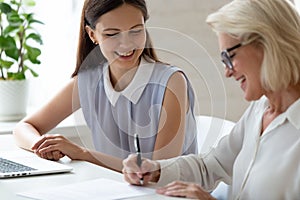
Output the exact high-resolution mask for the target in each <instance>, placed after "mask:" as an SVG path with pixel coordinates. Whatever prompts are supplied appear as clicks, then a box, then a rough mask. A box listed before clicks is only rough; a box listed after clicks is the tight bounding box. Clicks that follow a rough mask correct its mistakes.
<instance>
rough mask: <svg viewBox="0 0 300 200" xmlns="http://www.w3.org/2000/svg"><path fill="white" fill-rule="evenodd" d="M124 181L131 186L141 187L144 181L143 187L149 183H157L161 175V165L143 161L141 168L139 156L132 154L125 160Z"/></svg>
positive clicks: (147, 160) (146, 160)
mask: <svg viewBox="0 0 300 200" xmlns="http://www.w3.org/2000/svg"><path fill="white" fill-rule="evenodd" d="M122 172H123V174H124V179H125V181H127V182H128V183H130V184H133V185H141V181H140V180H143V183H142V184H143V185H146V184H148V183H149V182H157V180H158V179H159V174H160V164H159V163H158V162H156V161H152V160H149V159H142V165H141V167H139V166H138V165H137V156H136V155H135V154H131V155H129V156H128V158H126V159H125V160H123V170H122Z"/></svg>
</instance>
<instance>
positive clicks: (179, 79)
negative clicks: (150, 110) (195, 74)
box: [152, 72, 189, 160]
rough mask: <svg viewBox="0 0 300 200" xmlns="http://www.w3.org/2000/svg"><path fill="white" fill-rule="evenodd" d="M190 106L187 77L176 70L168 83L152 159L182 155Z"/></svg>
mask: <svg viewBox="0 0 300 200" xmlns="http://www.w3.org/2000/svg"><path fill="white" fill-rule="evenodd" d="M188 107H189V102H188V97H187V82H186V79H185V77H184V75H183V74H182V73H181V72H176V73H174V74H173V75H172V76H171V78H170V80H169V82H168V84H167V89H166V92H165V96H164V100H163V104H162V111H161V116H160V121H159V127H158V133H157V138H156V142H155V147H154V153H153V157H152V159H154V160H158V159H166V158H171V157H175V156H179V155H181V153H182V147H183V142H184V134H185V121H186V120H185V116H186V112H187V110H188Z"/></svg>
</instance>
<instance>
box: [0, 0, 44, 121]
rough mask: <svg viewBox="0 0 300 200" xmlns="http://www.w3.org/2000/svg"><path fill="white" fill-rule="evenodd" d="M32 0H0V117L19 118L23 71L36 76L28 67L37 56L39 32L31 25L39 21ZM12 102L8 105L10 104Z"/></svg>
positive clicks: (24, 91) (22, 113)
mask: <svg viewBox="0 0 300 200" xmlns="http://www.w3.org/2000/svg"><path fill="white" fill-rule="evenodd" d="M32 6H35V1H34V0H0V120H1V121H3V120H5V121H6V120H19V119H21V118H22V117H24V116H25V114H26V107H27V96H28V95H27V93H28V81H27V75H28V74H31V75H32V76H33V77H37V76H38V74H37V72H35V71H34V70H33V68H32V66H34V65H39V64H40V63H41V62H40V60H39V59H38V57H39V56H40V54H41V50H40V49H39V48H38V47H36V46H35V47H34V46H33V44H35V45H42V39H41V36H40V35H39V34H38V32H37V31H36V29H35V28H34V25H35V24H43V23H42V22H41V21H39V20H36V19H35V18H34V13H32V12H30V11H29V10H30V7H32ZM10 106H12V107H10Z"/></svg>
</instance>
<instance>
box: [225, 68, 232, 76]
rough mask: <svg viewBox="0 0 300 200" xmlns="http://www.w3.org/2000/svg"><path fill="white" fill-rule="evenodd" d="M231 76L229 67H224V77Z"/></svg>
mask: <svg viewBox="0 0 300 200" xmlns="http://www.w3.org/2000/svg"><path fill="white" fill-rule="evenodd" d="M232 74H233V70H231V69H229V67H225V77H226V78H230V77H231V76H232Z"/></svg>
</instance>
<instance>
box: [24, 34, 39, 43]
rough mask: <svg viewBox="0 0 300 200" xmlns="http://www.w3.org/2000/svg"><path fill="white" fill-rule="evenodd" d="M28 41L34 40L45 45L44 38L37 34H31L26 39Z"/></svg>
mask: <svg viewBox="0 0 300 200" xmlns="http://www.w3.org/2000/svg"><path fill="white" fill-rule="evenodd" d="M27 39H33V40H35V41H36V42H38V43H39V44H43V41H42V38H41V36H40V35H39V34H36V33H30V34H29V35H28V36H27V37H26V40H27Z"/></svg>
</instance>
